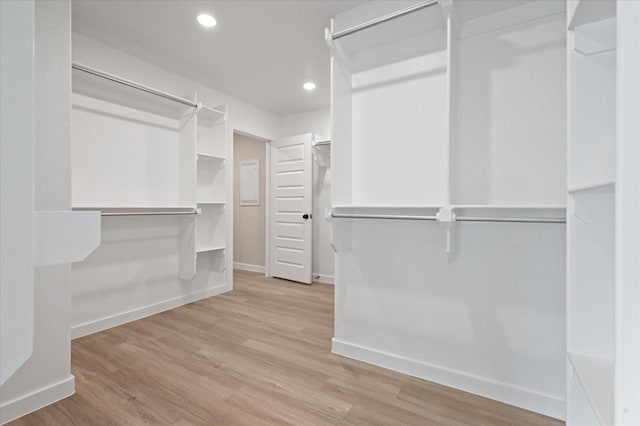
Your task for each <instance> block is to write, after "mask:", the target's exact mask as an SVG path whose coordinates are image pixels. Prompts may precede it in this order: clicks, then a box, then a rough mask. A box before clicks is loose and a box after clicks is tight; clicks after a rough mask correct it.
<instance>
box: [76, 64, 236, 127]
mask: <svg viewBox="0 0 640 426" xmlns="http://www.w3.org/2000/svg"><path fill="white" fill-rule="evenodd" d="M71 68H72V69H74V70H78V71H82V72H85V73H87V74H91V75H95V76H96V77H100V78H104V79H105V80H109V81H113V82H115V83H119V84H123V85H125V86H128V87H131V88H134V89H137V90H141V91H143V92H146V93H150V94H152V95H155V96H160V97H161V98H165V99H169V100H170V101H174V102H178V103H180V104H182V105H186V106H189V107H192V108H196V109H198V108H203V109H206V110H209V111H213V112H217V113H219V114H222V115H224V116H226V115H227V113H226V112H225V111H220V110H219V109H216V108H212V107H210V106H207V105H202V103H200V102H195V101H192V100H191V99H185V98H181V97H179V96H176V95H172V94H171V93H167V92H163V91H162V90H158V89H154V88H152V87H149V86H145V85H144V84H140V83H136V82H135V81H131V80H127V79H126V78H122V77H118V76H117V75H114V74H111V73H108V72H105V71H101V70H98V69H95V68H91V67H88V66H86V65H83V64H79V63H77V62H72V63H71Z"/></svg>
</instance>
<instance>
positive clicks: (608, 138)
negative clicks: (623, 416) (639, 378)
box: [567, 1, 616, 426]
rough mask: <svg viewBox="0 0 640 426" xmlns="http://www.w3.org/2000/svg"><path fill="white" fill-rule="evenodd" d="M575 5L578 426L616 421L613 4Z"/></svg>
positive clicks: (572, 320)
mask: <svg viewBox="0 0 640 426" xmlns="http://www.w3.org/2000/svg"><path fill="white" fill-rule="evenodd" d="M612 5H613V8H611V7H610V6H612ZM573 6H574V9H573V14H572V15H571V14H570V15H569V16H568V21H567V25H568V29H569V39H568V56H569V60H568V76H569V78H568V82H569V88H568V94H569V96H568V120H569V122H568V136H569V137H568V142H569V144H568V165H569V167H568V182H569V190H568V195H569V201H568V202H569V218H568V227H567V245H568V247H567V277H568V282H567V353H568V360H569V362H568V370H569V371H568V379H567V386H568V389H569V393H572V394H570V395H569V396H568V398H567V399H568V409H567V423H568V425H575V426H577V425H578V424H579V423H577V421H578V419H579V421H580V422H589V423H592V424H596V425H609V426H613V425H614V424H615V423H614V418H613V383H614V377H613V374H614V367H613V365H614V347H615V344H614V341H615V337H614V334H615V332H614V330H615V204H616V203H615V201H616V200H615V170H616V52H615V2H614V1H588V2H586V1H579V2H576V3H575V4H574V5H573ZM570 9H571V8H570ZM570 12H571V10H570ZM611 12H613V15H611ZM612 28H613V35H614V37H613V39H612V37H611V29H612ZM612 40H613V46H612V45H611V42H612ZM576 388H580V392H577V391H576ZM580 399H583V401H580ZM585 400H586V401H585ZM585 407H589V408H590V409H585ZM589 416H591V418H589ZM580 424H583V423H580Z"/></svg>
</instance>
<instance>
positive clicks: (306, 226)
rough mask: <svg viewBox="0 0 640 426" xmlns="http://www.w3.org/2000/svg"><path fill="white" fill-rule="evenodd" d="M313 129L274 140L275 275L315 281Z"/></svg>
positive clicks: (273, 224) (272, 145)
mask: <svg viewBox="0 0 640 426" xmlns="http://www.w3.org/2000/svg"><path fill="white" fill-rule="evenodd" d="M312 140H313V135H312V134H311V133H309V134H304V135H299V136H293V137H290V138H285V139H281V140H276V141H272V142H271V191H270V192H271V194H270V198H271V203H270V209H271V212H270V213H271V242H270V244H271V265H270V266H271V275H272V276H274V277H279V278H285V279H288V280H292V281H298V282H302V283H306V284H311V262H312V241H311V238H312V234H313V232H312V230H313V225H312V216H311V212H312V163H311V142H312Z"/></svg>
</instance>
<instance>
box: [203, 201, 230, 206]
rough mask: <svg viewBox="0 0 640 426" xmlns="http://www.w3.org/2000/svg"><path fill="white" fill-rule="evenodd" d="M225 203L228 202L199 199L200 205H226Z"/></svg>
mask: <svg viewBox="0 0 640 426" xmlns="http://www.w3.org/2000/svg"><path fill="white" fill-rule="evenodd" d="M225 204H227V203H226V202H225V201H198V205H209V206H224V205H225Z"/></svg>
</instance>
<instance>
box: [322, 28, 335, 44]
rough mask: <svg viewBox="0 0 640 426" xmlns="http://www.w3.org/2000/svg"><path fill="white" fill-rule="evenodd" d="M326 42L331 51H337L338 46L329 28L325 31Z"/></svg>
mask: <svg viewBox="0 0 640 426" xmlns="http://www.w3.org/2000/svg"><path fill="white" fill-rule="evenodd" d="M324 42H325V43H326V44H327V47H328V48H329V49H335V47H336V46H335V44H334V43H333V37H332V34H331V30H330V29H329V28H325V29H324Z"/></svg>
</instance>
